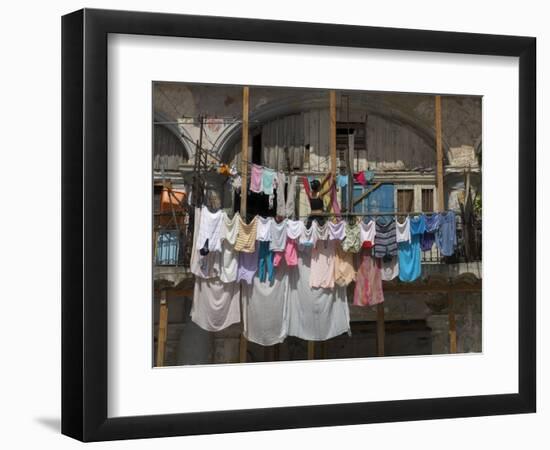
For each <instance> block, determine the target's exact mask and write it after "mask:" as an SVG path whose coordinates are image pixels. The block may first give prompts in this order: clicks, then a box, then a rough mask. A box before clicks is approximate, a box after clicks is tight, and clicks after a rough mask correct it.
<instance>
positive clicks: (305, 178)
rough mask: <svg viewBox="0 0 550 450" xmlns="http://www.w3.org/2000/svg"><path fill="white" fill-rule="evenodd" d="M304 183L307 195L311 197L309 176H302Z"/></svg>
mask: <svg viewBox="0 0 550 450" xmlns="http://www.w3.org/2000/svg"><path fill="white" fill-rule="evenodd" d="M302 184H303V185H304V190H305V191H306V195H307V196H308V198H311V188H310V186H309V180H308V179H307V177H302Z"/></svg>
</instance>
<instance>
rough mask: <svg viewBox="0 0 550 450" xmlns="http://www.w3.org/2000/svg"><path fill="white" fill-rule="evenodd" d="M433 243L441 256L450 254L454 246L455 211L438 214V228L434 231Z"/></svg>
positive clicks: (453, 250)
mask: <svg viewBox="0 0 550 450" xmlns="http://www.w3.org/2000/svg"><path fill="white" fill-rule="evenodd" d="M435 245H437V247H438V248H439V251H440V252H441V254H442V255H443V256H451V255H453V253H454V252H455V246H456V220H455V213H454V212H453V211H449V212H447V213H441V214H440V215H439V228H438V229H437V231H436V232H435Z"/></svg>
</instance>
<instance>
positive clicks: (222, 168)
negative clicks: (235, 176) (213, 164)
mask: <svg viewBox="0 0 550 450" xmlns="http://www.w3.org/2000/svg"><path fill="white" fill-rule="evenodd" d="M219 173H220V175H225V176H229V166H228V165H227V164H222V165H221V166H220V168H219Z"/></svg>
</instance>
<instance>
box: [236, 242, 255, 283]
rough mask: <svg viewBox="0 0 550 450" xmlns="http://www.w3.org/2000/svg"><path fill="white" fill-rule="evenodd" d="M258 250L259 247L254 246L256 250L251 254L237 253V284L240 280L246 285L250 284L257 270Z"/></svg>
mask: <svg viewBox="0 0 550 450" xmlns="http://www.w3.org/2000/svg"><path fill="white" fill-rule="evenodd" d="M258 249H259V245H256V250H254V252H252V253H246V252H240V253H239V269H238V270H237V282H238V281H241V280H242V281H244V282H245V283H246V284H252V280H253V279H254V274H255V273H256V271H257V270H258V259H259V256H258Z"/></svg>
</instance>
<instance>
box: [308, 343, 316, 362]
mask: <svg viewBox="0 0 550 450" xmlns="http://www.w3.org/2000/svg"><path fill="white" fill-rule="evenodd" d="M307 359H315V342H313V341H307Z"/></svg>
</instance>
